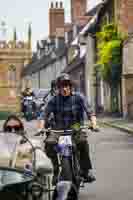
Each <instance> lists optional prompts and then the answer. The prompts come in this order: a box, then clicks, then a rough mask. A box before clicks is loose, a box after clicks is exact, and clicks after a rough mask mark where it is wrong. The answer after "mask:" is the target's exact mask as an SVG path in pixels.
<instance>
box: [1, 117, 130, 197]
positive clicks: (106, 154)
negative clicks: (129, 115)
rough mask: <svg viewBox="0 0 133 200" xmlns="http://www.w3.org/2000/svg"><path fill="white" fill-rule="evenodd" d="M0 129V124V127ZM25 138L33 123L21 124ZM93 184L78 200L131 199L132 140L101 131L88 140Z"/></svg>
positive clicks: (118, 133)
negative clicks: (24, 131)
mask: <svg viewBox="0 0 133 200" xmlns="http://www.w3.org/2000/svg"><path fill="white" fill-rule="evenodd" d="M1 125H2V124H1ZM25 128H26V130H27V131H28V133H29V134H33V133H35V131H36V121H33V122H28V123H27V122H25ZM88 139H89V143H90V150H91V159H92V162H93V168H94V173H95V175H96V178H97V180H96V182H94V183H92V184H86V185H85V187H84V188H81V192H80V199H81V200H132V199H133V189H132V185H133V173H132V170H133V136H132V135H129V134H127V133H124V132H121V131H118V130H116V129H113V128H109V127H103V128H101V131H100V132H99V133H92V134H91V135H90V136H89V138H88Z"/></svg>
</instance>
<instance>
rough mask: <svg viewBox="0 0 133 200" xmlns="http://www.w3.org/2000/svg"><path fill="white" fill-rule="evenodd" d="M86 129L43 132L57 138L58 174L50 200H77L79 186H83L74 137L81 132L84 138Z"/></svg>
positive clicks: (46, 130)
mask: <svg viewBox="0 0 133 200" xmlns="http://www.w3.org/2000/svg"><path fill="white" fill-rule="evenodd" d="M87 128H88V127H85V126H84V127H80V129H78V130H74V129H71V130H52V129H45V130H44V132H46V133H47V134H51V135H52V137H53V138H56V137H57V142H56V144H55V149H56V152H57V156H58V164H59V168H60V172H59V174H58V178H57V184H56V187H55V189H54V192H53V195H52V200H78V195H79V189H80V186H81V185H82V186H84V182H83V181H84V180H83V178H82V177H81V175H80V165H79V154H78V151H77V149H76V143H75V137H77V136H78V134H79V133H81V132H82V134H85V137H86V133H87V132H88V129H87ZM52 137H51V138H52ZM49 142H50V141H49Z"/></svg>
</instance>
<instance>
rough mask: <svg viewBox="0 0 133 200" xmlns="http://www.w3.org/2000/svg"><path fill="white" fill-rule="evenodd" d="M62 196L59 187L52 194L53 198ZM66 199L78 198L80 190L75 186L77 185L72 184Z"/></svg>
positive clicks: (55, 199) (54, 199)
mask: <svg viewBox="0 0 133 200" xmlns="http://www.w3.org/2000/svg"><path fill="white" fill-rule="evenodd" d="M60 198H61V197H60V194H59V193H58V190H57V188H55V190H54V192H53V195H52V200H57V199H60ZM61 199H62V198H61ZM66 200H78V190H77V188H76V187H75V185H71V188H70V190H69V192H68V194H67V197H66Z"/></svg>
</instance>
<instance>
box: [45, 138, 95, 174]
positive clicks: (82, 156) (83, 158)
mask: <svg viewBox="0 0 133 200" xmlns="http://www.w3.org/2000/svg"><path fill="white" fill-rule="evenodd" d="M77 150H78V152H79V164H80V168H81V172H82V173H83V174H86V173H88V171H89V170H90V169H92V164H91V160H90V155H89V144H88V142H87V141H82V142H78V144H77ZM45 151H46V154H47V156H48V157H49V158H50V159H51V161H52V164H53V167H54V174H55V175H57V174H58V172H59V167H58V158H57V153H56V150H55V145H53V144H48V143H46V146H45Z"/></svg>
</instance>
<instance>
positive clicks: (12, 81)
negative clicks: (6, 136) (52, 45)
mask: <svg viewBox="0 0 133 200" xmlns="http://www.w3.org/2000/svg"><path fill="white" fill-rule="evenodd" d="M1 31H2V29H1ZM31 56H32V51H31V27H30V25H29V29H28V40H27V41H26V42H24V41H18V40H17V33H16V29H14V32H13V38H12V40H10V41H7V40H6V39H5V38H0V112H1V111H2V112H3V111H9V112H19V110H20V98H19V95H20V91H21V86H22V82H21V74H22V70H23V68H24V66H25V65H26V64H28V63H29V62H30V60H31Z"/></svg>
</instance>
